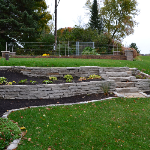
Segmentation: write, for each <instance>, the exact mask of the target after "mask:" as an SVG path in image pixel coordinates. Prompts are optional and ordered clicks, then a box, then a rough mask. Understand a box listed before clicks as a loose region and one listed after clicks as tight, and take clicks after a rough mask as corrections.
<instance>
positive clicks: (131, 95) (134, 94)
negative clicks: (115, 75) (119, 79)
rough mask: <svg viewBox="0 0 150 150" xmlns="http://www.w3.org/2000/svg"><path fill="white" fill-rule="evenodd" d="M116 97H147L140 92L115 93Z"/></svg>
mask: <svg viewBox="0 0 150 150" xmlns="http://www.w3.org/2000/svg"><path fill="white" fill-rule="evenodd" d="M115 94H116V95H117V96H118V97H127V98H137V97H139V98H145V97H147V96H146V95H144V94H142V93H117V92H116V93H115Z"/></svg>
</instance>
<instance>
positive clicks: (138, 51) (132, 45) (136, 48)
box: [129, 43, 140, 54]
mask: <svg viewBox="0 0 150 150" xmlns="http://www.w3.org/2000/svg"><path fill="white" fill-rule="evenodd" d="M129 47H130V48H134V49H135V50H136V51H137V53H138V54H139V53H140V50H139V49H138V47H137V45H136V43H131V44H130V46H129Z"/></svg>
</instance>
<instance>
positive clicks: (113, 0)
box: [101, 0, 138, 39]
mask: <svg viewBox="0 0 150 150" xmlns="http://www.w3.org/2000/svg"><path fill="white" fill-rule="evenodd" d="M136 6H137V1H136V0H105V2H104V6H103V7H102V8H101V16H102V18H103V21H104V28H105V30H106V32H107V33H108V34H110V35H111V36H112V38H114V39H120V38H124V37H125V36H126V35H130V34H132V33H133V32H134V26H135V25H136V21H135V20H134V17H135V16H136V15H137V12H138V10H137V8H136Z"/></svg>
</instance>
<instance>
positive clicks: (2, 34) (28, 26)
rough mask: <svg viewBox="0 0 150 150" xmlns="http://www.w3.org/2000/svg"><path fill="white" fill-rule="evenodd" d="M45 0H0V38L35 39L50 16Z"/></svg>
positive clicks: (7, 39)
mask: <svg viewBox="0 0 150 150" xmlns="http://www.w3.org/2000/svg"><path fill="white" fill-rule="evenodd" d="M46 9H47V5H46V3H45V0H36V1H35V0H0V40H2V39H5V40H6V41H9V40H14V39H15V40H17V41H35V39H36V38H37V37H39V35H40V32H41V31H42V30H43V28H44V27H46V26H47V23H48V21H49V20H50V19H51V18H52V16H51V15H50V14H49V13H48V12H47V11H46Z"/></svg>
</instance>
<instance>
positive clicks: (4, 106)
mask: <svg viewBox="0 0 150 150" xmlns="http://www.w3.org/2000/svg"><path fill="white" fill-rule="evenodd" d="M0 77H5V78H7V79H8V82H12V81H15V82H16V84H18V82H19V81H20V80H24V79H27V81H28V83H27V84H31V83H30V80H32V81H37V82H38V84H42V82H43V80H48V77H45V78H38V77H28V76H25V75H23V74H21V73H19V72H14V71H12V70H7V71H4V70H3V71H0ZM98 80H99V79H98ZM89 81H90V80H86V81H84V82H89ZM92 81H93V80H92ZM95 81H97V80H95ZM99 81H100V80H99ZM62 82H63V83H66V80H65V79H63V78H62V79H58V81H54V83H55V84H59V83H62ZM73 82H81V81H78V78H74V81H73ZM1 86H3V85H1ZM108 97H115V95H114V94H109V95H108V96H105V95H104V94H102V93H101V94H91V95H78V96H72V97H69V98H68V97H67V98H60V99H36V100H33V99H32V100H31V99H30V100H28V99H0V117H1V116H2V115H3V113H5V112H6V111H7V110H11V109H18V108H23V107H29V106H40V105H49V104H64V103H77V102H83V101H91V100H100V99H104V98H108Z"/></svg>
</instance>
